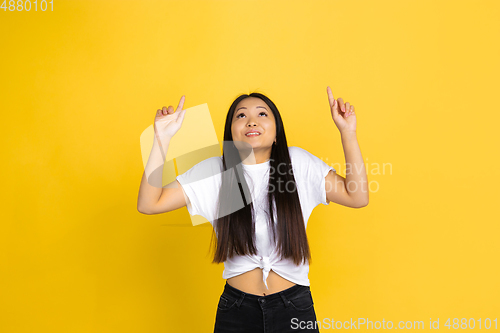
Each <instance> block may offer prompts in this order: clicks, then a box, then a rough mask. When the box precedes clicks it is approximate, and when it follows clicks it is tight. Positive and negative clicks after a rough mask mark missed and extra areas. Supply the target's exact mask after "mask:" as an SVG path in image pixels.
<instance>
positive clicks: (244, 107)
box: [236, 105, 267, 111]
mask: <svg viewBox="0 0 500 333" xmlns="http://www.w3.org/2000/svg"><path fill="white" fill-rule="evenodd" d="M258 108H263V109H265V110H266V111H267V109H266V107H264V106H260V105H259V106H257V107H256V109H258ZM241 109H246V106H242V107H241V108H238V110H241ZM238 110H236V111H238Z"/></svg>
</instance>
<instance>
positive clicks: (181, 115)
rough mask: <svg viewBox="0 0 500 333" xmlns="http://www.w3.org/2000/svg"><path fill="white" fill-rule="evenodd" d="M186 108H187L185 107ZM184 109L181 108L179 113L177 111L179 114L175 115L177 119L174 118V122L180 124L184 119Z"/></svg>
mask: <svg viewBox="0 0 500 333" xmlns="http://www.w3.org/2000/svg"><path fill="white" fill-rule="evenodd" d="M186 110H187V109H186ZM186 110H182V111H181V112H180V113H179V116H178V117H177V119H176V120H175V122H176V123H178V124H182V122H183V121H184V115H185V114H186Z"/></svg>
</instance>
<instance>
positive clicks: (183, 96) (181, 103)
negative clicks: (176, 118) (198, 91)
mask: <svg viewBox="0 0 500 333" xmlns="http://www.w3.org/2000/svg"><path fill="white" fill-rule="evenodd" d="M185 99H186V95H182V96H181V100H180V101H179V105H177V110H175V111H176V112H177V111H182V107H183V106H184V100H185Z"/></svg>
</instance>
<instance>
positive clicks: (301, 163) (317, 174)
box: [290, 147, 336, 207]
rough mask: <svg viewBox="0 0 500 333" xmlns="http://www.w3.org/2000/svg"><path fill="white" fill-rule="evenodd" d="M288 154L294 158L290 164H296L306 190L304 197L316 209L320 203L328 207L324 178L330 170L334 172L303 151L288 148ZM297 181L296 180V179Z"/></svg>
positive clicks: (296, 148)
mask: <svg viewBox="0 0 500 333" xmlns="http://www.w3.org/2000/svg"><path fill="white" fill-rule="evenodd" d="M290 153H291V154H293V156H294V157H295V158H294V159H293V161H292V163H298V170H299V172H300V175H299V177H302V179H301V181H302V182H303V183H304V187H305V188H306V197H307V198H308V201H309V202H310V203H311V204H312V207H316V206H317V205H319V204H320V203H322V204H323V205H328V202H327V200H326V189H325V183H326V182H325V177H326V176H327V175H328V172H330V170H333V171H334V172H336V170H335V169H334V168H333V167H331V166H329V165H328V164H326V163H325V162H323V161H322V160H321V159H319V158H318V157H316V156H314V155H313V154H311V153H310V152H308V151H307V150H305V149H302V148H299V147H290ZM296 181H297V179H296Z"/></svg>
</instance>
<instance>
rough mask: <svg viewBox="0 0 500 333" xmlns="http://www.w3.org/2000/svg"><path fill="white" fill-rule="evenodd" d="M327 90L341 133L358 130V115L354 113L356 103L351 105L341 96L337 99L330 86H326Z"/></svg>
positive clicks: (334, 119)
mask: <svg viewBox="0 0 500 333" xmlns="http://www.w3.org/2000/svg"><path fill="white" fill-rule="evenodd" d="M326 92H327V93H328V100H329V102H330V111H331V113H332V118H333V122H334V123H335V125H336V126H337V128H338V129H339V131H340V133H341V134H343V133H347V132H356V115H355V113H354V105H350V104H349V102H347V103H345V104H344V100H343V99H342V98H340V97H339V98H338V100H335V98H333V94H332V90H331V89H330V87H326Z"/></svg>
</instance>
